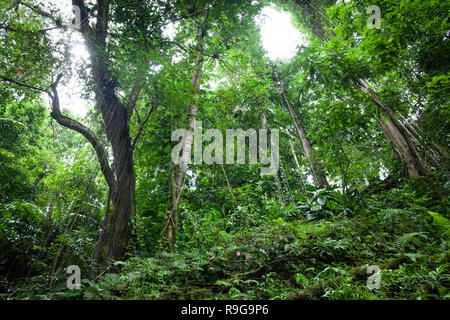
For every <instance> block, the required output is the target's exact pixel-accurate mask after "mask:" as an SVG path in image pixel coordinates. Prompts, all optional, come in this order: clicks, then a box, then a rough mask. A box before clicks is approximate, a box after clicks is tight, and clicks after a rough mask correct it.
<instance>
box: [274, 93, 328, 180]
mask: <svg viewBox="0 0 450 320" xmlns="http://www.w3.org/2000/svg"><path fill="white" fill-rule="evenodd" d="M281 96H282V97H283V100H284V102H285V104H286V106H287V107H288V110H289V114H290V116H291V119H292V122H293V123H294V126H295V129H296V131H297V135H298V137H299V139H300V142H301V143H302V149H303V153H304V154H305V157H306V160H307V161H308V164H309V167H310V170H311V174H312V176H313V179H314V184H315V185H316V186H322V187H326V188H328V186H329V184H328V181H327V177H326V175H325V172H324V170H323V168H322V165H321V164H320V162H319V161H318V160H316V159H314V158H313V151H312V146H311V142H310V141H309V138H308V136H307V135H306V131H305V128H304V127H303V123H302V122H301V121H300V120H298V119H297V117H296V116H295V113H294V108H293V107H292V104H291V101H290V100H289V98H288V96H287V94H286V91H285V90H281Z"/></svg>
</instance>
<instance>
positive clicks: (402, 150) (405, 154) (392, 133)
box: [360, 80, 430, 178]
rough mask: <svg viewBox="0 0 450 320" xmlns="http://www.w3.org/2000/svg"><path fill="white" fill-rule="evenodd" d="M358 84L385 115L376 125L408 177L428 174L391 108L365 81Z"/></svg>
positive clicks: (405, 129) (424, 164) (407, 134)
mask: <svg viewBox="0 0 450 320" xmlns="http://www.w3.org/2000/svg"><path fill="white" fill-rule="evenodd" d="M360 84H361V90H362V91H363V92H365V93H368V94H370V97H371V98H372V100H373V102H374V103H375V104H376V105H377V106H378V107H379V108H380V109H381V110H382V112H383V113H385V114H386V115H387V116H382V115H381V116H379V117H378V124H379V125H380V127H381V129H382V130H383V132H384V133H385V135H386V137H387V138H388V140H389V142H390V143H391V145H392V147H393V149H394V150H395V151H396V153H397V155H398V157H399V158H400V160H401V161H402V163H403V164H404V165H405V167H406V169H407V172H408V175H409V176H410V177H411V178H418V177H423V176H426V175H427V174H429V173H430V168H429V166H428V165H427V164H426V162H425V160H424V159H423V158H422V157H421V156H420V154H419V152H418V150H417V148H416V146H415V144H414V142H413V139H412V137H411V136H410V133H409V132H408V130H407V128H405V127H404V126H403V124H402V123H401V122H400V121H399V120H398V119H397V118H396V117H395V114H394V112H393V110H392V108H391V107H390V106H388V105H387V104H385V103H384V102H383V101H382V100H381V99H380V98H379V97H378V95H377V94H376V92H375V91H374V90H372V89H370V88H369V86H368V85H367V82H366V81H364V80H360Z"/></svg>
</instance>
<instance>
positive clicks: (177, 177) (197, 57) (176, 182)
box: [161, 16, 206, 247]
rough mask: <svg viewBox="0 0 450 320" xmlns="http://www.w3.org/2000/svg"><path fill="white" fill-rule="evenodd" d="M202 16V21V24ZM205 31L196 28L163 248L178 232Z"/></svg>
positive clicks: (192, 132)
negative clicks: (188, 97) (180, 152)
mask: <svg viewBox="0 0 450 320" xmlns="http://www.w3.org/2000/svg"><path fill="white" fill-rule="evenodd" d="M204 18H205V17H204V16H203V21H202V22H204ZM205 33H206V32H205V30H204V26H203V23H200V24H199V25H198V26H197V37H196V38H197V39H196V42H197V45H196V50H195V51H194V52H193V55H194V68H193V70H192V79H191V84H192V87H193V95H194V102H193V103H191V104H189V107H188V115H187V126H188V133H187V135H186V136H185V137H184V139H183V143H184V144H183V154H185V155H187V157H182V158H181V159H180V163H179V164H174V168H173V171H172V178H171V186H170V196H169V205H168V208H167V212H166V215H165V217H164V227H163V230H162V233H161V244H162V245H163V246H164V247H167V246H170V245H172V244H174V243H175V242H176V231H177V230H178V206H179V204H180V200H181V195H182V192H183V186H184V181H185V178H186V171H187V166H188V164H189V162H190V157H191V150H192V144H193V139H194V129H195V115H196V113H197V108H198V101H199V93H200V81H201V78H202V70H203V61H204V57H203V54H204V38H205Z"/></svg>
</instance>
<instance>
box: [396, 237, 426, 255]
mask: <svg viewBox="0 0 450 320" xmlns="http://www.w3.org/2000/svg"><path fill="white" fill-rule="evenodd" d="M420 237H421V238H423V239H424V240H426V239H428V236H427V235H426V233H425V232H411V233H406V234H404V235H402V236H401V237H398V238H397V239H396V240H395V242H394V243H393V247H394V250H396V251H398V252H405V250H406V248H407V247H408V245H409V244H410V243H411V241H413V240H417V239H418V238H420Z"/></svg>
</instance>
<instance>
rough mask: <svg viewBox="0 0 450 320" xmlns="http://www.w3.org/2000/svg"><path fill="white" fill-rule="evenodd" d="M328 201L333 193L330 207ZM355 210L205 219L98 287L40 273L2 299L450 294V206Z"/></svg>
mask: <svg viewBox="0 0 450 320" xmlns="http://www.w3.org/2000/svg"><path fill="white" fill-rule="evenodd" d="M315 194H316V196H317V195H318V193H317V192H316V193H315ZM320 195H321V197H322V198H326V195H324V193H323V192H322V193H319V196H318V197H316V202H317V203H325V201H321V200H319V198H320ZM330 199H332V194H331V193H328V198H327V199H326V202H327V203H328V201H331V200H330ZM334 199H335V198H334ZM348 205H349V206H352V204H351V202H349V203H348ZM328 207H330V205H328ZM331 207H333V206H331ZM353 207H354V208H356V209H354V210H355V211H354V212H351V211H350V210H347V209H346V210H344V211H343V212H341V213H340V214H336V215H331V216H328V217H326V218H325V217H324V218H321V219H311V220H308V219H305V218H303V217H302V216H299V215H297V216H296V215H295V214H292V212H293V211H292V210H287V209H280V210H279V211H278V212H276V214H274V215H272V216H263V217H261V216H259V218H258V219H257V218H255V217H256V216H255V215H252V214H251V212H248V211H245V212H244V213H245V214H246V215H247V220H246V221H245V223H242V224H240V225H239V226H238V225H236V223H235V224H234V225H230V224H231V223H233V222H232V221H233V220H232V219H230V220H229V221H228V226H227V225H224V226H223V228H222V229H221V228H220V227H219V228H217V227H216V225H215V226H213V227H212V225H213V222H212V221H211V220H207V219H203V220H201V221H200V222H198V221H197V222H198V223H196V224H192V225H191V226H195V227H192V228H191V229H189V232H190V234H191V236H190V237H189V238H188V240H185V241H179V243H178V245H177V246H176V247H174V248H173V249H172V250H171V251H170V252H162V251H155V252H154V253H152V254H142V253H141V254H139V255H136V254H135V255H133V256H130V257H129V259H127V260H126V261H115V262H112V263H111V264H110V265H109V267H108V268H107V269H104V270H103V271H102V272H101V273H100V274H99V275H98V276H97V278H96V279H95V280H87V279H85V280H82V287H81V289H79V290H67V288H66V287H65V285H66V284H65V282H64V281H62V280H60V281H59V283H58V278H57V277H58V276H60V277H61V279H65V277H66V275H65V274H64V272H61V274H60V275H58V274H57V275H54V277H55V280H54V282H55V283H56V284H55V286H54V288H53V293H52V294H51V296H50V294H49V293H48V292H46V291H48V281H49V274H48V272H47V273H45V272H43V273H41V274H38V275H35V276H32V277H29V278H26V279H22V280H18V281H16V282H14V284H10V285H9V288H8V290H7V292H5V293H3V294H2V295H1V296H0V298H4V299H8V298H11V297H15V298H20V299H29V298H31V299H48V298H50V297H51V298H52V299H448V298H449V297H450V296H449V293H448V288H449V287H450V278H449V266H450V265H449V263H448V245H449V237H448V236H449V229H448V228H449V223H448V222H449V220H448V219H447V218H445V217H444V216H445V215H446V214H445V201H444V202H439V201H436V200H433V199H432V198H429V197H426V196H422V197H418V194H417V193H416V192H415V191H412V190H411V189H408V188H399V189H395V188H394V189H390V190H387V191H381V192H379V193H377V194H376V195H368V196H365V198H364V200H363V201H362V202H361V203H359V204H356V203H354V204H353ZM333 208H334V207H333ZM334 209H335V208H334ZM303 210H304V209H303ZM322 210H325V209H324V208H322ZM241 211H242V210H241ZM443 211H444V212H443ZM438 212H443V213H442V214H440V213H438ZM235 218H236V217H235ZM241 218H242V217H241ZM186 228H187V227H186ZM371 266H372V267H371ZM369 267H371V268H370V269H369V270H368V268H369ZM370 270H372V271H370ZM369 271H370V272H369ZM374 272H375V273H374ZM0 292H1V291H0Z"/></svg>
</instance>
